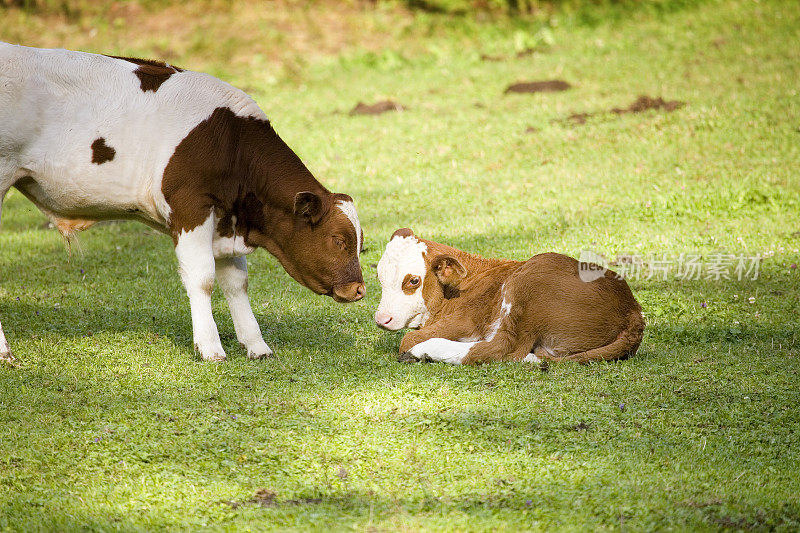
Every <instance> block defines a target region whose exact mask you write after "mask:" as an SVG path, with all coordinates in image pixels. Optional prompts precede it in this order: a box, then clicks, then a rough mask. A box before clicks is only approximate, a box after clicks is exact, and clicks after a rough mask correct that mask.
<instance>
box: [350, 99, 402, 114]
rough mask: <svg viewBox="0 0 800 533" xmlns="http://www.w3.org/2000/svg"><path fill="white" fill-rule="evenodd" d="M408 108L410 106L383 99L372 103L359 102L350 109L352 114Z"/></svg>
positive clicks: (379, 112) (378, 112)
mask: <svg viewBox="0 0 800 533" xmlns="http://www.w3.org/2000/svg"><path fill="white" fill-rule="evenodd" d="M406 109H408V108H407V107H405V106H402V105H400V104H398V103H397V102H394V101H392V100H383V101H382V102H377V103H374V104H371V105H370V104H365V103H364V102H359V103H357V104H356V106H355V107H354V108H353V109H351V110H350V115H380V114H381V113H386V112H388V111H405V110H406Z"/></svg>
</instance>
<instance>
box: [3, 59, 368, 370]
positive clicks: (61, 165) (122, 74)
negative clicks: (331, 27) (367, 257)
mask: <svg viewBox="0 0 800 533" xmlns="http://www.w3.org/2000/svg"><path fill="white" fill-rule="evenodd" d="M11 187H16V188H17V189H19V190H20V191H21V192H22V193H23V194H24V195H25V196H26V197H28V198H29V199H30V200H31V201H32V202H33V203H34V204H36V206H37V207H39V209H41V210H42V211H43V212H44V213H45V214H46V215H47V216H48V217H49V218H50V219H51V220H52V221H53V223H54V224H55V226H56V227H57V228H58V229H59V230H60V231H61V233H62V234H63V235H65V236H66V237H68V238H69V237H70V236H72V234H73V233H74V232H76V231H78V230H83V229H86V228H88V227H89V226H91V225H92V224H93V223H94V222H96V221H98V220H107V219H134V220H139V221H141V222H144V223H145V224H148V225H150V226H152V227H154V228H156V229H158V230H160V231H163V232H164V233H167V234H169V235H171V236H172V239H173V241H174V243H175V253H176V254H177V257H178V264H179V267H180V274H181V279H182V281H183V283H184V286H185V287H186V291H187V293H188V296H189V301H190V304H191V312H192V327H193V330H194V343H195V346H196V347H197V350H198V351H199V352H200V355H201V356H202V357H203V358H204V359H207V360H222V359H225V351H224V350H223V348H222V344H221V343H220V339H219V334H218V332H217V326H216V324H215V322H214V318H213V316H212V314H211V290H212V286H213V284H214V278H215V276H216V279H217V281H218V283H219V285H220V287H221V288H222V291H223V293H224V294H225V297H226V299H227V301H228V305H229V307H230V310H231V315H232V317H233V322H234V326H235V329H236V336H237V338H238V340H239V341H240V342H241V343H242V344H243V345H244V346H245V347H246V349H247V352H248V355H249V356H250V357H251V358H260V357H264V356H267V355H270V354H271V353H272V351H271V350H270V348H269V347H268V346H267V344H266V343H265V342H264V339H263V337H262V335H261V330H260V328H259V325H258V323H257V322H256V319H255V317H254V316H253V312H252V310H251V307H250V302H249V300H248V297H247V292H246V291H247V263H246V260H245V256H246V255H247V254H249V253H250V252H252V251H253V250H254V249H255V248H258V247H260V248H265V249H266V250H267V251H269V252H270V253H271V254H273V255H274V256H275V257H277V258H278V260H279V261H280V263H281V265H283V267H284V268H285V269H286V271H287V272H288V273H289V274H290V275H291V276H292V277H293V278H294V279H296V280H297V281H298V282H300V283H301V284H303V285H304V286H306V287H308V288H309V289H311V290H312V291H314V292H315V293H318V294H326V295H329V296H332V297H333V298H334V299H335V300H336V301H339V302H348V301H355V300H358V299H360V298H361V297H362V296H363V295H364V292H365V289H364V281H363V279H362V276H361V267H360V265H359V262H358V254H359V252H360V250H361V246H362V241H363V233H362V231H361V226H360V224H359V221H358V215H357V213H356V209H355V207H354V205H353V201H352V199H351V198H350V197H349V196H347V195H345V194H334V193H331V192H329V191H328V190H327V189H326V188H325V187H323V186H322V185H321V184H320V183H319V182H318V181H317V180H316V179H315V178H314V176H312V174H311V172H309V171H308V169H307V168H306V167H305V165H303V163H302V162H301V161H300V159H299V158H298V157H297V156H296V155H295V153H294V152H293V151H292V150H291V149H290V148H289V147H288V146H287V145H286V144H285V143H284V142H283V141H282V140H281V139H280V137H278V135H277V134H276V133H275V131H274V130H273V129H272V126H271V125H270V123H269V121H268V120H267V117H266V115H264V113H263V111H261V109H260V108H259V107H258V106H257V105H256V103H255V102H254V101H253V100H252V99H250V97H248V96H247V95H246V94H245V93H243V92H242V91H240V90H238V89H236V88H234V87H232V86H231V85H229V84H227V83H225V82H223V81H220V80H218V79H216V78H214V77H212V76H209V75H208V74H203V73H199V72H190V71H186V70H182V69H179V68H176V67H172V66H170V65H167V64H165V63H161V62H157V61H148V60H140V59H126V58H116V57H107V56H102V55H95V54H87V53H81V52H71V51H67V50H44V49H35V48H27V47H23V46H15V45H10V44H5V43H0V203H2V199H3V197H4V196H5V194H6V192H8V190H9V189H10V188H11ZM11 358H12V356H11V350H10V348H9V346H8V343H7V342H6V338H5V336H4V335H3V330H2V327H0V359H6V360H10V359H11Z"/></svg>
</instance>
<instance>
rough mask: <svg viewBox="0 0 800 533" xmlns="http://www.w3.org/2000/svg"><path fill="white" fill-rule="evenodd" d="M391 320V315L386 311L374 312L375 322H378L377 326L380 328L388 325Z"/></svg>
mask: <svg viewBox="0 0 800 533" xmlns="http://www.w3.org/2000/svg"><path fill="white" fill-rule="evenodd" d="M391 321H392V315H390V314H388V313H381V312H380V311H378V312H377V313H375V323H376V324H378V326H380V327H382V328H385V327H388V326H389V323H390V322H391Z"/></svg>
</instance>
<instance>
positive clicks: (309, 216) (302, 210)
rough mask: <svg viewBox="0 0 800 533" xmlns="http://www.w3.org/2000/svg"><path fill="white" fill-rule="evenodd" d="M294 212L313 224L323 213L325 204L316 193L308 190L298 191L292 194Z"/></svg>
mask: <svg viewBox="0 0 800 533" xmlns="http://www.w3.org/2000/svg"><path fill="white" fill-rule="evenodd" d="M294 214H295V215H297V216H299V217H301V218H303V219H305V220H306V222H308V223H309V224H311V225H312V226H313V225H314V224H317V223H318V222H319V221H320V220H321V219H322V216H323V215H324V214H325V204H324V202H323V201H322V198H321V197H320V196H319V195H318V194H314V193H313V192H309V191H304V192H299V193H297V194H295V195H294Z"/></svg>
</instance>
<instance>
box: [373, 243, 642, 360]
mask: <svg viewBox="0 0 800 533" xmlns="http://www.w3.org/2000/svg"><path fill="white" fill-rule="evenodd" d="M591 266H595V265H591ZM378 279H379V280H380V283H381V291H382V292H381V301H380V304H379V306H378V310H377V312H376V313H375V322H376V323H377V325H378V326H380V327H382V328H384V329H388V330H399V329H402V328H419V329H417V330H414V331H409V332H408V333H406V335H405V336H404V337H403V340H402V341H401V343H400V353H401V360H403V359H406V360H407V359H409V358H413V359H419V360H428V359H429V360H434V361H443V362H447V363H452V364H456V365H458V364H476V363H486V362H491V361H529V362H539V361H542V360H555V361H564V360H566V361H578V362H582V363H584V362H589V361H601V360H611V359H619V358H624V357H627V356H631V355H633V354H635V353H636V350H637V349H638V347H639V343H640V342H641V341H642V333H643V331H644V319H643V318H642V312H641V307H640V306H639V304H638V303H637V301H636V300H635V299H634V297H633V294H631V290H630V288H629V287H628V284H627V283H626V282H625V280H623V279H620V278H619V277H618V276H617V275H616V274H615V273H614V272H611V271H610V270H607V271H605V272H602V271H596V270H591V271H589V272H588V273H581V272H580V271H579V263H578V261H577V260H575V259H573V258H571V257H567V256H565V255H561V254H556V253H546V254H540V255H536V256H534V257H532V258H531V259H529V260H527V261H509V260H504V259H486V258H483V257H480V256H477V255H473V254H468V253H466V252H462V251H461V250H457V249H455V248H452V247H450V246H446V245H444V244H439V243H436V242H432V241H427V240H425V239H420V238H419V237H417V236H415V235H414V233H413V232H412V231H411V230H410V229H408V228H403V229H399V230H397V231H396V232H395V233H394V235H392V238H391V240H390V241H389V243H388V244H387V245H386V251H385V252H384V254H383V256H382V257H381V259H380V262H379V263H378ZM584 280H586V281H584Z"/></svg>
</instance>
